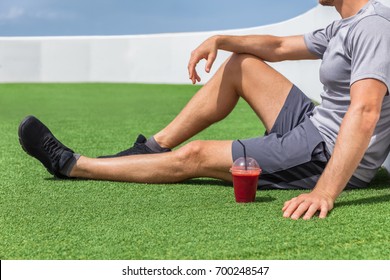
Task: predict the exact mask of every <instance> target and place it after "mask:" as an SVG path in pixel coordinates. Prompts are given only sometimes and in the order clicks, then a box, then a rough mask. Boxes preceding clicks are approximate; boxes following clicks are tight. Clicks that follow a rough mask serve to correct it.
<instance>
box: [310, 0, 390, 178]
mask: <svg viewBox="0 0 390 280" xmlns="http://www.w3.org/2000/svg"><path fill="white" fill-rule="evenodd" d="M305 42H306V45H307V47H308V49H309V50H310V51H311V52H312V53H314V54H315V55H317V56H318V57H320V58H322V64H321V67H320V80H321V82H322V84H323V85H324V91H323V92H322V94H321V99H322V102H321V105H319V106H317V107H316V108H315V109H314V112H313V115H312V116H311V120H312V122H313V124H314V125H315V126H316V127H317V128H318V130H319V131H320V133H321V135H322V136H323V138H324V139H325V141H326V145H327V148H328V149H329V151H330V152H333V148H334V145H335V142H336V138H337V135H338V132H339V129H340V125H341V122H342V120H343V118H344V115H345V113H346V112H347V110H348V108H349V105H350V101H351V97H350V88H351V85H352V84H353V83H355V82H356V81H359V80H362V79H367V78H373V79H377V80H379V81H381V82H383V83H384V84H385V85H386V86H387V89H388V91H389V90H390V8H389V7H386V6H384V5H383V4H381V3H379V2H377V1H374V0H372V1H370V2H368V3H367V4H366V5H365V6H364V7H363V8H362V9H361V10H360V11H359V13H358V14H356V15H355V16H352V17H350V18H345V19H342V20H338V21H335V22H333V23H332V24H330V25H329V26H328V27H326V28H325V29H320V30H317V31H314V32H312V33H309V34H305ZM367 94H370V92H367ZM389 151H390V97H389V94H387V95H386V96H385V98H384V100H383V106H382V111H381V117H380V120H379V122H378V124H377V126H376V128H375V131H374V135H373V136H372V138H371V141H370V144H369V147H368V149H367V151H366V153H365V155H364V158H363V160H362V161H361V163H360V164H359V167H358V168H357V170H356V171H355V173H354V176H355V177H356V178H358V179H360V180H363V181H365V182H370V181H371V179H372V178H373V177H374V176H375V174H376V171H377V170H378V169H379V168H380V166H381V165H382V163H383V162H384V160H385V159H386V156H387V155H388V153H389Z"/></svg>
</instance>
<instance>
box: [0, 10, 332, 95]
mask: <svg viewBox="0 0 390 280" xmlns="http://www.w3.org/2000/svg"><path fill="white" fill-rule="evenodd" d="M335 18H338V15H337V13H336V12H335V11H334V9H332V8H324V7H320V6H318V7H316V8H314V9H312V10H310V11H309V12H307V13H305V14H303V15H301V16H299V17H296V18H293V19H291V20H288V21H285V22H282V23H279V24H274V25H269V26H261V27H256V28H248V29H242V30H224V31H216V32H200V33H176V34H158V35H141V36H139V35H137V36H106V37H98V36H93V37H20V38H16V37H8V38H5V37H3V38H0V82H141V83H189V80H188V74H187V63H188V59H189V55H190V52H191V51H192V50H193V49H194V48H195V47H196V46H197V45H199V44H200V43H201V42H202V41H203V40H205V39H206V38H208V37H209V36H211V35H213V34H236V35H243V34H275V35H292V34H301V33H305V32H309V31H312V30H314V29H317V28H320V27H323V26H325V25H327V24H328V23H329V22H331V21H332V20H333V19H335ZM228 55H229V54H228V53H224V52H220V55H219V57H218V59H217V61H216V63H215V65H214V69H213V70H214V71H215V70H216V69H217V68H218V65H219V64H221V63H222V62H223V61H224V60H225V59H226V58H227V57H228ZM203 65H204V64H203ZM203 65H201V66H200V67H199V69H203ZM318 65H319V62H318V61H317V62H313V61H310V62H309V61H304V62H287V63H283V64H277V65H275V67H276V68H277V69H278V70H279V71H281V72H282V73H283V74H285V75H286V76H287V77H289V78H290V79H291V80H292V81H294V82H295V83H297V84H298V85H299V86H300V87H302V89H303V90H305V91H306V92H307V93H308V94H309V95H310V97H312V98H314V99H317V100H318V99H319V92H320V91H321V85H320V84H319V82H318V74H317V72H318V71H317V69H318ZM297 69H302V70H304V71H299V70H297ZM200 72H201V77H202V78H203V82H206V81H207V80H208V79H209V78H210V77H211V75H210V74H206V73H204V72H202V71H200Z"/></svg>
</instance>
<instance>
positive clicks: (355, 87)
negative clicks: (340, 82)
mask: <svg viewBox="0 0 390 280" xmlns="http://www.w3.org/2000/svg"><path fill="white" fill-rule="evenodd" d="M387 90H388V89H387V86H386V85H385V84H384V83H383V82H382V81H379V80H377V79H370V78H368V79H363V80H359V81H357V82H355V83H353V84H352V86H351V107H352V108H359V109H360V110H363V111H365V112H369V113H374V114H377V117H379V114H380V112H381V108H382V102H383V98H384V97H385V95H386V93H387Z"/></svg>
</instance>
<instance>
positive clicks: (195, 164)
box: [176, 140, 203, 172]
mask: <svg viewBox="0 0 390 280" xmlns="http://www.w3.org/2000/svg"><path fill="white" fill-rule="evenodd" d="M202 143H203V141H200V140H196V141H192V142H190V143H188V144H186V145H184V146H183V147H181V148H180V149H178V150H177V151H176V153H177V154H176V156H177V159H178V162H179V165H180V167H181V169H184V171H190V172H195V171H196V170H197V169H198V168H199V167H200V166H201V164H202V150H203V149H202V146H203V144H202Z"/></svg>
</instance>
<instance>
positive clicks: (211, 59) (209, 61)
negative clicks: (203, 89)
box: [205, 54, 216, 73]
mask: <svg viewBox="0 0 390 280" xmlns="http://www.w3.org/2000/svg"><path fill="white" fill-rule="evenodd" d="M215 58H216V55H215V54H209V56H208V57H207V63H206V68H205V70H206V72H207V73H210V70H211V67H212V66H213V63H214V61H215Z"/></svg>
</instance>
